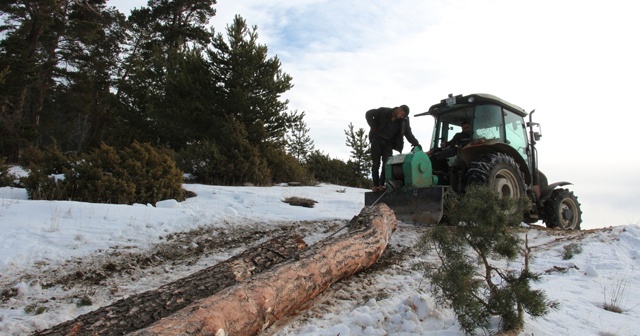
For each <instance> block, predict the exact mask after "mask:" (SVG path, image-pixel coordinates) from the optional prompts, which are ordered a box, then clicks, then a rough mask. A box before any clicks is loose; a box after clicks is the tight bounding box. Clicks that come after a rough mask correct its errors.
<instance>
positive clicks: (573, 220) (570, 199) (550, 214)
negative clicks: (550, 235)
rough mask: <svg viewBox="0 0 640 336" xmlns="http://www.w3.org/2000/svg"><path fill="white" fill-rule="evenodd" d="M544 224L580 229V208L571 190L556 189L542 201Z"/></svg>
mask: <svg viewBox="0 0 640 336" xmlns="http://www.w3.org/2000/svg"><path fill="white" fill-rule="evenodd" d="M543 220H544V222H545V225H546V226H547V227H548V228H556V227H557V228H561V229H565V230H580V223H582V210H580V203H578V198H577V197H576V196H575V195H574V194H573V192H571V191H569V190H567V189H556V190H554V191H553V193H552V194H551V197H549V199H547V200H546V201H545V202H544V218H543Z"/></svg>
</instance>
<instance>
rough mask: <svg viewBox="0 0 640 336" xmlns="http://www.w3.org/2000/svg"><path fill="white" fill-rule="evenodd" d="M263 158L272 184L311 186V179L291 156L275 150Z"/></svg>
mask: <svg viewBox="0 0 640 336" xmlns="http://www.w3.org/2000/svg"><path fill="white" fill-rule="evenodd" d="M265 157H266V160H267V164H268V165H269V168H270V169H269V170H270V171H271V181H272V182H275V183H279V182H300V183H301V184H303V185H310V184H312V180H313V179H312V178H311V176H310V175H309V173H308V172H307V170H306V169H305V168H304V167H303V166H302V165H301V164H300V161H298V160H297V159H296V158H295V157H294V156H293V155H291V154H287V153H286V152H284V151H283V150H278V149H276V150H271V151H270V152H269V153H267V154H265Z"/></svg>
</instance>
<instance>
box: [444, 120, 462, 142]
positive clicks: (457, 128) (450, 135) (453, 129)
mask: <svg viewBox="0 0 640 336" xmlns="http://www.w3.org/2000/svg"><path fill="white" fill-rule="evenodd" d="M460 132H462V127H460V126H458V125H453V124H450V125H449V132H448V135H447V143H448V142H449V141H451V138H453V136H454V135H456V134H458V133H460Z"/></svg>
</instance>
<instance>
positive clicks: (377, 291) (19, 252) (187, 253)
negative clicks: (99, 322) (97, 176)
mask: <svg viewBox="0 0 640 336" xmlns="http://www.w3.org/2000/svg"><path fill="white" fill-rule="evenodd" d="M185 187H186V188H187V189H189V190H192V191H194V192H195V193H196V194H197V195H198V196H197V197H194V198H191V199H188V200H187V201H185V202H182V203H177V202H173V201H164V202H160V203H159V204H157V205H156V206H151V205H133V206H124V205H107V204H88V203H79V202H60V201H58V202H48V201H29V200H27V199H26V193H25V192H24V190H22V189H11V188H0V229H1V232H2V235H1V236H0V274H1V276H0V292H1V293H2V294H1V300H0V334H2V335H23V334H25V333H29V332H33V331H35V330H42V329H45V328H48V327H50V326H53V325H55V324H57V323H60V322H62V321H65V320H69V319H72V318H74V317H76V316H78V315H80V314H83V313H86V312H89V311H91V310H94V309H97V308H98V307H100V306H104V305H108V304H110V303H112V302H114V301H117V300H119V299H121V298H123V297H126V296H128V295H132V294H135V293H140V292H143V291H146V290H149V289H154V288H157V287H159V286H161V285H163V284H166V283H168V282H171V281H173V280H176V279H179V278H182V277H184V276H187V275H189V274H192V273H194V272H196V271H198V270H200V269H203V268H205V267H208V266H211V265H214V264H216V263H218V262H220V261H222V260H225V259H227V258H229V257H231V256H233V255H235V254H237V253H239V252H241V251H243V250H244V249H245V248H247V247H250V246H255V245H257V244H258V243H260V242H263V241H265V240H267V239H268V238H270V237H274V236H277V235H280V234H282V233H284V232H297V233H299V234H300V235H302V236H303V237H304V239H305V241H306V242H307V243H309V244H313V243H314V242H317V241H318V240H320V239H322V238H324V237H326V236H328V235H330V234H332V233H334V232H335V231H337V230H338V229H339V228H341V227H342V226H343V225H344V224H345V223H346V222H347V221H348V220H349V219H351V217H353V216H354V215H356V214H358V213H359V211H360V209H361V208H362V200H363V193H364V192H365V190H363V189H354V188H344V187H341V186H335V185H325V184H323V185H319V186H316V187H286V186H274V187H220V186H204V185H185ZM291 196H299V197H307V198H311V199H314V200H316V201H318V203H317V204H316V205H315V207H314V208H303V207H294V206H290V205H288V204H286V203H284V202H282V200H283V199H284V198H287V197H291ZM585 211H588V209H585ZM425 230H428V228H425V227H417V226H414V225H409V224H404V223H401V224H400V226H399V228H398V229H397V230H396V232H395V233H394V236H393V238H392V241H391V244H390V245H389V247H388V249H387V251H386V252H385V254H384V255H383V257H382V258H381V259H380V260H379V262H378V263H377V264H376V265H375V266H373V267H372V268H370V269H368V270H366V271H364V272H361V273H359V274H356V275H355V276H353V277H351V278H349V279H347V280H346V281H342V282H339V283H337V284H336V285H334V286H333V287H331V288H330V289H329V290H328V291H326V292H325V293H324V294H323V295H322V296H321V297H319V298H317V299H316V300H315V301H314V302H313V304H312V305H311V306H310V307H309V308H308V309H307V310H305V311H303V312H300V314H298V315H297V316H292V317H289V318H288V319H286V320H285V321H282V322H281V323H278V324H277V325H275V326H273V327H271V328H269V329H268V330H267V331H266V332H265V334H266V335H282V336H288V335H337V334H340V335H392V334H403V335H436V334H437V335H463V333H462V332H461V331H460V330H459V328H458V325H457V322H456V320H455V315H454V314H453V312H452V311H451V310H450V309H448V308H447V307H444V306H441V305H437V304H436V303H435V302H434V299H433V297H432V296H431V294H430V287H429V283H428V281H427V280H425V279H424V278H423V277H422V274H421V272H420V270H419V269H418V268H417V267H415V266H416V265H418V264H420V263H421V262H423V261H425V260H431V259H433V258H434V256H433V255H421V254H420V253H418V251H416V249H415V247H414V245H415V243H416V242H417V240H418V239H419V237H420V235H421V234H422V233H423V232H425ZM520 234H521V235H522V236H523V237H524V235H526V236H527V237H528V240H529V245H530V246H531V247H532V248H533V259H532V261H531V267H532V269H533V271H535V272H538V273H541V274H542V279H541V282H540V283H537V284H536V285H535V287H536V288H540V289H543V290H544V291H545V292H546V293H547V295H548V297H549V298H551V299H554V300H558V301H559V302H560V304H561V306H560V309H559V310H558V311H555V312H552V313H551V314H549V315H548V316H546V317H545V318H542V319H537V320H531V319H527V320H526V325H525V331H524V332H523V333H522V335H636V334H637V333H638V332H637V330H636V329H635V327H634V326H637V325H640V307H638V305H640V272H639V268H640V261H639V257H640V252H638V251H639V248H640V227H638V226H637V225H627V226H614V227H609V228H602V229H595V230H588V231H573V232H566V231H559V230H548V229H546V228H544V227H542V226H531V227H522V228H521V233H520ZM569 244H576V245H574V246H579V247H580V248H581V250H582V252H579V253H576V254H575V255H574V256H573V257H572V258H571V259H568V260H565V259H563V254H564V251H565V247H566V246H568V245H569ZM509 266H510V267H513V268H517V269H519V268H520V267H521V266H520V264H519V262H518V263H516V262H514V263H513V264H511V265H509ZM607 303H616V304H617V305H618V306H619V307H620V308H621V309H622V312H621V313H615V312H611V311H607V310H605V309H603V306H604V305H605V304H607ZM82 304H87V305H82Z"/></svg>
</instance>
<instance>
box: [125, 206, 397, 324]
mask: <svg viewBox="0 0 640 336" xmlns="http://www.w3.org/2000/svg"><path fill="white" fill-rule="evenodd" d="M396 225H397V221H396V219H395V215H394V213H393V211H391V210H390V209H389V207H387V206H386V205H385V204H379V205H376V206H372V207H366V208H364V209H362V211H361V212H360V215H359V216H357V217H354V219H353V220H352V221H351V223H350V225H349V226H350V228H349V232H348V233H347V234H344V235H341V236H337V237H328V238H327V239H324V240H323V241H321V242H319V243H317V244H315V245H314V246H312V247H311V248H309V249H307V250H306V251H304V252H303V253H301V254H300V256H299V258H296V259H295V260H291V261H288V262H285V263H282V264H280V265H278V266H277V267H275V268H274V269H272V270H270V271H267V272H264V273H261V274H258V275H256V276H254V277H252V278H250V279H247V280H246V281H243V282H241V283H239V284H237V285H235V286H232V287H229V288H226V289H225V290H223V291H220V292H219V293H217V294H215V295H213V296H211V297H209V298H206V299H203V300H201V301H198V302H196V303H194V304H192V305H190V306H188V307H186V308H184V309H182V310H180V311H179V312H177V313H175V314H173V315H171V316H169V317H166V318H164V319H162V320H160V321H158V322H157V323H155V324H153V325H151V326H149V327H147V328H145V329H143V330H140V331H137V332H135V333H132V334H131V335H138V336H142V335H144V336H151V335H203V336H204V335H216V336H222V335H254V334H257V333H259V332H261V331H262V330H264V329H266V328H267V327H269V326H270V325H272V324H273V323H275V322H276V321H277V320H278V319H280V318H282V317H284V316H286V315H287V314H290V313H293V312H295V311H297V310H298V309H300V307H301V306H302V305H304V304H305V303H307V302H308V301H309V300H311V299H313V298H314V297H316V296H317V295H318V294H320V293H322V292H323V291H324V290H326V289H327V288H328V287H329V286H331V285H332V284H333V283H335V282H337V281H339V280H341V279H343V278H346V277H348V276H350V275H352V274H354V273H356V272H358V271H360V270H362V269H365V268H367V267H369V266H371V265H372V264H374V263H375V262H376V261H377V260H378V258H379V257H380V255H382V252H384V249H385V248H386V246H387V244H388V242H389V240H390V239H391V234H392V232H393V231H394V230H395V228H396Z"/></svg>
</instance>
